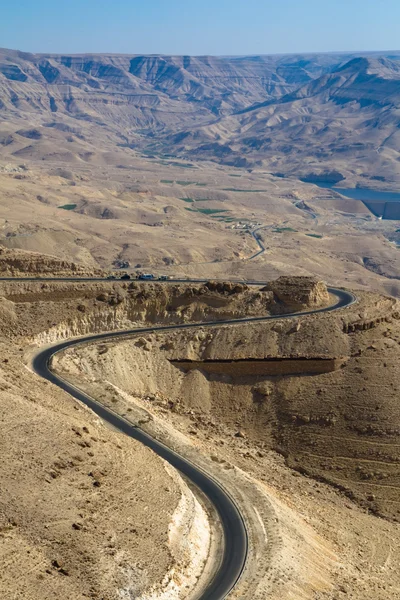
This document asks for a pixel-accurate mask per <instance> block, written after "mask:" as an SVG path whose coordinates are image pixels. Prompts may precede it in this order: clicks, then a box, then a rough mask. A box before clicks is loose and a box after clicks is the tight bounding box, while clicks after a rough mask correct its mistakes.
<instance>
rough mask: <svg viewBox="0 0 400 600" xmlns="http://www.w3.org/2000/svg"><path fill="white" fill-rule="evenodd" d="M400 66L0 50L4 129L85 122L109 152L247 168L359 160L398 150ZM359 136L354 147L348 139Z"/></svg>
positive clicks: (315, 59) (317, 59)
mask: <svg viewBox="0 0 400 600" xmlns="http://www.w3.org/2000/svg"><path fill="white" fill-rule="evenodd" d="M398 59H399V56H398V55H397V54H396V53H394V54H392V55H391V56H390V58H388V57H385V56H379V55H378V56H377V57H376V58H374V57H371V56H370V55H368V56H359V55H358V56H357V55H352V54H343V55H304V56H300V55H296V56H285V57H282V56H280V57H279V56H255V57H254V56H253V57H240V58H237V57H236V58H235V57H233V58H218V57H210V56H203V57H190V56H147V55H140V56H137V55H136V56H129V55H106V54H104V55H90V54H85V55H72V56H67V55H39V54H28V53H22V52H17V51H9V50H0V120H1V119H2V118H5V119H7V121H8V122H10V121H12V120H15V119H16V120H17V121H19V120H20V119H24V120H25V121H26V119H27V118H28V119H33V120H34V121H36V122H38V121H39V122H42V124H45V125H47V126H60V127H66V126H67V127H73V125H72V124H71V121H70V119H73V121H74V122H75V123H76V124H77V126H78V128H79V127H80V125H82V122H86V123H90V124H91V125H92V126H93V127H94V128H99V126H101V127H102V128H106V129H107V130H108V131H112V132H113V134H114V136H116V137H114V143H116V144H119V145H125V146H126V147H128V148H129V147H132V148H140V149H144V148H145V149H146V150H147V151H148V152H168V153H171V151H172V153H173V154H175V155H180V154H186V155H190V156H192V157H197V156H200V157H201V158H207V159H210V158H211V159H216V160H219V161H223V162H226V163H229V164H234V165H236V166H245V167H246V166H252V165H254V164H257V163H259V162H260V161H261V162H262V161H268V160H271V159H272V158H274V157H276V156H277V155H279V156H285V155H290V156H291V157H292V159H293V157H294V158H296V155H297V154H299V151H300V149H301V152H300V154H302V155H303V154H304V152H305V150H306V151H307V152H309V153H311V155H312V156H315V157H317V158H321V156H322V155H324V156H325V157H326V156H328V154H329V153H332V152H334V153H335V156H336V155H337V156H339V158H341V157H342V156H343V155H344V154H343V153H345V152H346V151H347V150H348V151H349V152H352V153H353V155H354V154H355V152H356V151H358V150H364V151H365V149H368V148H369V145H370V144H371V143H372V144H373V145H374V144H375V141H376V143H377V144H381V145H387V147H388V148H390V149H392V150H393V149H394V150H396V149H397V148H398V144H399V142H398V139H397V134H396V128H397V121H398V115H397V108H396V107H398V105H399V85H400V83H399V82H400V79H399V66H398V65H399V60H398ZM345 114H346V120H343V119H341V116H344V115H345ZM332 119H333V121H332ZM347 120H349V123H350V125H349V127H347V125H346V122H347ZM350 120H354V123H353V122H352V121H350ZM327 123H328V124H327ZM333 123H335V125H333ZM354 124H356V126H354ZM355 131H356V132H357V138H358V139H357V140H354V139H350V137H351V136H354V132H355ZM350 133H351V136H350ZM365 133H368V135H369V140H368V141H365V140H364V139H363V136H364V134H365ZM391 134H393V135H394V137H393V136H392V135H391ZM8 135H9V132H7V136H8ZM155 135H156V136H157V137H156V138H155ZM7 136H6V137H5V138H4V140H5V141H7V139H8V140H9V139H10V138H9V137H7ZM311 138H312V139H314V140H315V143H314V144H312V145H311V146H310V143H309V141H310V139H311ZM375 138H376V140H375ZM371 140H373V141H372V142H371ZM375 145H376V144H375ZM18 151H19V152H22V153H23V154H22V155H26V151H25V154H24V149H23V148H21V149H20V150H18ZM374 151H375V150H374ZM22 155H21V156H22ZM360 158H361V155H360ZM375 158H376V157H375ZM274 160H275V159H274ZM301 160H302V159H300V160H299V164H293V160H291V163H290V164H291V165H292V167H289V163H288V165H282V166H283V167H285V168H284V172H289V171H290V169H292V170H293V169H294V170H295V171H296V173H297V174H299V173H301V169H300V164H301ZM364 162H365V160H364ZM377 170H378V168H377ZM380 175H381V173H380Z"/></svg>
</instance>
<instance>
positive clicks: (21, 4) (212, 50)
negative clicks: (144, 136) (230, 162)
mask: <svg viewBox="0 0 400 600" xmlns="http://www.w3.org/2000/svg"><path fill="white" fill-rule="evenodd" d="M399 24H400V0H142V1H140V2H139V1H138V0H108V1H107V2H105V1H104V0H68V1H66V0H13V1H11V0H2V2H1V11H0V47H4V48H15V49H19V50H24V51H30V52H57V53H58V52H63V53H72V52H77V53H78V52H123V53H128V54H141V53H143V54H150V53H151V54H158V53H164V54H197V55H199V54H218V55H232V54H234V55H240V54H272V53H291V52H330V51H340V50H399V49H400V36H399Z"/></svg>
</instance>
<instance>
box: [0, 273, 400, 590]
mask: <svg viewBox="0 0 400 600" xmlns="http://www.w3.org/2000/svg"><path fill="white" fill-rule="evenodd" d="M299 283H300V285H299ZM296 284H297V285H296ZM0 287H1V296H2V297H3V299H2V301H1V315H2V321H1V327H2V334H3V338H2V341H1V344H2V355H3V356H4V357H5V358H4V359H3V363H2V378H3V387H4V389H3V390H2V392H1V393H2V398H3V403H2V406H3V411H4V412H3V415H4V416H3V427H4V431H5V435H4V437H3V439H4V440H7V445H6V447H5V449H4V450H3V454H4V455H5V456H8V457H9V458H8V460H6V461H4V462H3V463H2V464H3V467H2V475H1V477H2V481H3V482H4V484H3V486H2V490H4V492H3V493H2V514H3V521H4V528H3V530H2V541H3V542H4V544H2V547H3V549H4V551H3V553H2V564H3V565H4V568H3V569H2V579H1V580H0V581H1V585H2V586H3V588H2V589H3V590H5V592H4V593H6V592H7V593H8V591H9V590H10V589H12V590H14V593H15V594H16V596H15V597H17V598H18V597H21V598H22V597H26V594H27V593H29V594H30V597H32V598H36V597H37V598H46V597H47V596H46V593H47V594H48V593H49V592H48V590H49V589H50V588H49V583H48V581H49V580H48V579H47V578H51V580H50V581H51V586H52V587H51V590H52V596H51V597H54V596H55V597H60V598H64V597H65V596H68V597H71V598H75V597H76V598H80V597H82V595H83V596H84V594H86V596H88V597H93V598H107V599H108V598H114V597H118V594H119V595H120V596H119V597H122V598H125V597H129V596H126V595H125V596H124V595H123V594H124V593H125V594H128V591H127V590H129V589H131V590H132V585H133V586H134V589H135V590H136V591H135V593H138V594H140V593H143V591H144V590H145V589H148V590H150V591H149V592H148V593H147V595H145V596H144V598H146V600H147V598H152V599H153V598H156V597H158V595H157V594H159V593H160V592H158V591H157V590H160V589H161V588H160V587H158V588H157V587H156V588H153V591H151V589H152V586H153V585H154V584H156V585H158V586H160V585H161V586H162V587H163V589H164V591H165V590H167V587H168V581H166V580H165V574H166V573H171V569H172V568H174V564H175V563H176V562H178V563H180V565H181V568H182V569H184V567H185V565H187V564H188V562H187V560H188V554H187V553H186V562H185V560H183V559H182V555H180V556H179V553H178V554H174V552H173V547H172V546H171V539H170V532H171V522H173V521H174V518H173V515H174V514H175V511H176V510H177V507H178V505H179V504H180V498H182V489H181V486H180V483H179V480H176V479H174V477H173V475H172V473H171V471H170V470H165V467H164V466H163V464H162V463H161V461H159V460H158V459H156V457H153V455H152V454H151V453H149V452H147V451H146V450H145V449H143V448H141V447H140V446H138V445H137V444H135V443H134V442H132V441H131V440H124V439H123V438H121V437H120V436H117V435H116V434H113V433H112V432H110V431H108V430H107V429H106V428H104V427H103V426H101V425H100V424H99V423H98V422H97V420H96V419H94V418H93V417H92V416H91V414H90V412H89V411H87V410H85V409H83V408H80V407H78V406H77V405H76V403H75V402H74V401H72V400H71V399H69V398H68V396H66V395H65V394H63V393H62V392H61V391H59V390H53V388H52V386H49V385H46V384H45V383H44V382H41V381H39V380H38V379H37V378H36V377H35V376H33V375H32V374H31V373H30V372H29V370H27V369H26V368H25V367H24V362H25V361H28V362H29V356H30V355H31V352H32V351H33V350H34V347H35V345H37V344H43V343H49V342H52V341H55V340H57V339H62V338H65V337H70V336H71V335H81V334H82V333H88V332H91V331H105V330H111V329H121V328H124V327H125V328H126V327H132V326H133V325H134V324H135V323H136V324H138V325H140V324H144V323H151V322H154V321H157V322H161V323H174V322H181V321H186V322H189V321H191V320H197V319H199V320H200V319H212V318H216V317H217V318H221V316H222V318H226V317H229V316H238V315H239V314H240V313H241V312H242V314H249V315H251V314H255V313H257V312H258V314H259V313H260V311H261V310H262V311H264V313H265V312H276V311H277V309H278V306H280V309H281V310H282V311H283V312H284V308H285V307H284V306H283V305H282V304H280V303H282V301H284V300H285V298H286V302H287V299H288V298H289V297H290V298H291V301H292V302H293V303H294V304H293V306H292V308H293V307H294V306H296V308H297V309H299V308H302V307H304V308H306V307H307V306H308V305H310V303H311V305H313V306H318V305H320V304H321V303H324V302H325V303H326V302H327V297H326V296H324V291H323V286H321V285H320V284H318V283H316V282H313V281H306V280H303V281H301V282H298V281H296V280H295V279H290V278H289V279H286V280H280V281H278V282H276V283H272V284H269V285H268V286H267V289H265V290H264V291H255V290H249V289H247V288H246V286H243V285H242V286H239V287H237V288H236V289H235V286H232V285H222V284H221V283H219V284H218V283H217V282H215V283H211V284H209V285H208V286H203V285H200V284H199V285H197V286H194V285H189V286H187V285H174V284H167V286H166V287H165V288H162V287H161V285H160V284H158V285H156V284H152V285H150V286H144V285H142V284H138V283H136V282H131V283H130V282H126V283H118V282H110V283H106V282H99V283H90V284H83V283H81V284H80V283H73V284H65V283H57V284H56V283H51V282H48V283H43V282H37V283H36V282H24V283H11V282H2V283H0ZM239 288H240V289H239ZM290 289H291V290H292V293H291V294H290V293H289V291H290ZM296 289H297V291H296ZM200 291H201V293H200ZM295 291H296V293H294V292H295ZM287 308H289V307H287ZM171 309H173V310H171ZM398 322H399V321H398V307H397V305H396V301H395V300H394V299H391V298H388V297H386V298H385V297H382V296H379V295H370V294H360V301H359V303H358V304H357V305H356V306H355V307H352V308H351V309H345V310H342V311H339V312H338V313H335V314H334V315H328V314H324V315H323V314H321V315H318V316H314V317H302V318H300V319H299V321H297V322H296V323H293V322H292V321H290V320H288V321H285V320H278V321H275V322H273V323H269V324H268V323H265V324H263V325H261V324H259V323H258V324H257V326H252V325H251V324H249V325H246V326H235V327H228V328H223V327H222V328H219V329H218V330H215V329H214V328H211V329H207V330H202V329H201V328H200V329H199V330H197V331H196V332H195V333H192V332H182V333H175V334H173V335H172V334H171V333H169V334H168V335H166V334H161V333H157V334H153V335H150V336H140V335H139V336H137V337H136V338H135V339H133V340H129V341H124V342H119V343H117V344H114V343H107V344H95V345H89V346H87V347H85V348H81V349H80V350H79V351H77V350H71V351H69V352H68V353H67V354H66V355H65V356H64V357H63V358H62V359H61V362H60V363H59V364H58V365H57V368H59V369H60V368H62V370H63V372H65V373H67V374H68V377H71V378H72V379H73V380H74V381H76V382H77V383H78V385H79V386H81V387H84V388H85V389H88V390H90V391H91V393H92V394H93V395H94V396H95V397H96V398H98V399H99V400H100V401H102V402H105V403H107V404H109V405H111V406H112V407H113V408H114V409H115V410H118V411H120V412H121V413H122V414H124V415H126V417H127V418H131V419H132V420H133V421H134V422H138V421H140V422H141V423H142V426H143V427H145V428H148V429H149V431H152V432H155V433H156V434H157V436H158V437H160V438H161V439H165V441H166V442H168V443H169V444H171V445H172V446H173V447H175V448H177V449H181V450H182V451H184V452H185V454H187V455H188V456H191V457H192V459H193V460H195V461H197V462H200V464H202V465H203V466H204V467H205V468H207V469H208V470H209V471H210V472H212V473H213V474H215V476H216V477H218V479H220V480H221V481H222V482H223V483H224V485H225V486H226V487H227V489H229V490H230V491H231V493H232V494H234V496H235V498H237V501H238V502H239V503H240V504H241V507H242V509H243V510H244V513H245V517H246V520H247V524H248V527H249V530H250V534H251V535H250V541H251V549H252V552H253V556H255V557H256V558H255V560H254V561H252V562H249V566H248V568H247V570H246V572H245V574H244V577H243V579H242V582H241V585H240V586H239V588H238V589H237V590H236V591H235V592H234V594H233V595H232V598H235V597H237V598H246V597H254V598H257V599H258V598H259V599H261V598H262V599H263V598H265V597H266V595H269V597H271V598H277V599H286V598H293V597H296V598H321V599H330V600H331V599H334V598H335V599H339V598H345V597H350V598H354V599H361V598H365V597H376V598H382V599H383V598H397V597H400V593H399V589H400V582H399V581H398V578H397V562H398V558H399V557H398V547H399V544H398V540H399V528H398V523H397V521H398V512H397V495H398V491H397V489H398V488H397V485H398V482H397V479H396V477H397V475H396V473H397V466H396V465H397V462H398V457H397V454H396V452H397V444H396V441H397V437H398V433H397V428H396V425H395V424H396V423H397V422H398V414H397V401H396V398H397V397H398V375H397V372H396V368H395V367H396V364H397V361H398V357H397V354H398V348H399V344H398V341H399V326H398ZM277 358H279V359H280V360H279V361H277V360H276V359H277ZM274 359H275V360H274ZM232 361H234V362H232ZM385 365H386V366H385ZM260 369H261V371H260ZM376 386H378V387H379V401H378V402H377V391H376V389H377V387H376ZM10 399H11V400H12V402H10ZM378 405H379V406H378ZM366 407H367V408H366ZM377 407H378V408H377ZM27 415H28V416H29V419H27ZM32 423H34V427H32ZM72 428H74V429H72ZM84 428H87V429H88V432H87V431H86V429H84ZM21 429H22V431H21ZM92 438H95V439H92ZM21 439H23V443H22V444H21ZM39 440H40V442H39ZM97 440H98V441H97ZM102 440H105V441H102ZM92 455H93V456H92ZM32 457H33V460H32ZM121 458H122V460H121ZM144 464H145V465H146V470H145V471H144V470H143V465H144ZM149 464H151V465H152V466H151V469H148V468H147V467H148V465H149ZM90 473H91V474H90ZM166 488H167V489H166ZM26 489H29V490H30V492H31V493H30V494H29V495H28V494H26V493H25V492H26ZM160 489H162V490H163V493H164V490H165V491H166V495H165V496H164V495H163V501H164V499H165V503H164V502H163V505H162V506H163V508H162V510H160ZM167 490H168V491H167ZM121 497H123V498H124V502H123V503H121ZM32 499H33V500H32ZM190 503H191V501H189V504H188V505H189V506H190ZM104 514H107V519H104ZM149 514H151V515H153V514H154V515H157V519H155V520H153V518H152V519H151V521H150V522H149V519H148V515H149ZM60 515H63V516H62V518H61V519H60ZM126 523H129V526H128V527H127V526H126ZM205 523H206V521H203V525H202V527H201V529H200V531H203V533H204V531H205V530H206V529H207V526H206V525H205ZM196 535H197V540H198V539H199V535H198V534H195V537H196ZM178 539H179V536H178ZM142 540H143V543H142ZM146 544H148V545H146ZM178 545H179V544H178ZM28 551H29V553H28ZM175 552H176V546H175ZM10 556H12V557H13V560H12V561H10ZM189 556H190V554H189ZM83 557H84V558H83ZM21 564H23V565H24V569H23V570H22V569H21ZM132 565H133V567H132ZM48 571H49V572H48ZM64 571H65V572H64ZM67 572H68V574H66V573H67ZM33 574H34V577H33ZM172 580H173V578H172ZM170 581H171V580H170ZM132 582H133V583H132ZM129 586H130V588H129ZM135 586H136V587H135ZM124 590H125V591H124ZM167 591H168V590H167ZM169 592H170V593H171V594H172V595H171V597H172V598H175V597H177V598H178V597H179V595H178V596H177V595H176V590H175V591H174V590H171V588H170V589H169ZM174 593H175V595H173V594H174ZM79 594H80V595H79ZM168 598H169V596H168Z"/></svg>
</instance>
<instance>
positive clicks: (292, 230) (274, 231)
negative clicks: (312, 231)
mask: <svg viewBox="0 0 400 600" xmlns="http://www.w3.org/2000/svg"><path fill="white" fill-rule="evenodd" d="M272 231H273V233H283V232H285V231H291V232H292V233H297V229H293V227H275V229H273V230H272Z"/></svg>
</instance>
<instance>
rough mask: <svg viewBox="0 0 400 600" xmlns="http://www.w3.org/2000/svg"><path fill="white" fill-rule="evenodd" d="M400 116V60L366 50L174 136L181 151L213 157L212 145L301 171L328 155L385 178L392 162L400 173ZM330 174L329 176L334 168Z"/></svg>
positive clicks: (251, 160) (230, 154)
mask: <svg viewBox="0 0 400 600" xmlns="http://www.w3.org/2000/svg"><path fill="white" fill-rule="evenodd" d="M399 116H400V71H399V63H398V61H397V60H389V59H387V58H380V59H377V58H367V57H359V58H354V59H352V60H350V61H349V62H347V63H345V64H343V65H340V66H339V67H338V68H336V69H334V70H333V71H331V72H329V73H324V74H322V75H321V76H320V77H318V78H316V79H313V80H312V81H310V82H307V83H306V84H305V85H303V86H300V87H299V89H298V90H296V91H295V92H291V93H289V94H286V95H284V96H283V97H281V98H279V99H278V100H270V99H268V100H267V101H266V102H264V103H262V104H259V105H255V106H253V107H250V108H248V109H246V110H244V111H242V112H241V113H239V114H237V115H235V116H230V117H226V118H223V119H220V120H219V121H218V123H216V124H212V125H207V126H203V127H200V128H197V129H196V130H195V131H193V130H187V131H186V132H185V133H182V134H180V135H178V136H177V137H176V138H171V140H172V141H174V140H175V148H176V151H177V152H179V153H186V154H190V155H192V156H197V157H201V158H205V157H208V156H209V154H210V150H211V148H212V149H213V152H214V154H215V156H216V157H218V158H219V159H220V160H221V161H222V162H225V163H228V164H236V163H237V164H239V162H240V161H241V163H243V165H246V164H247V165H249V166H252V165H254V164H255V163H256V162H257V161H259V164H263V165H264V166H268V167H269V168H272V169H276V171H278V172H279V171H280V172H282V173H286V174H294V175H297V176H299V175H300V176H307V174H308V173H309V170H305V169H310V167H311V166H314V165H315V167H316V168H317V169H319V170H320V172H321V162H324V166H325V165H330V166H331V167H332V166H336V167H338V168H339V171H341V172H342V174H346V172H347V173H348V171H347V168H348V167H346V161H347V162H348V164H350V165H351V166H352V167H354V165H357V166H358V167H359V168H360V169H363V171H362V173H363V174H364V175H365V176H367V177H368V176H371V175H372V176H377V177H380V180H381V181H382V177H383V180H384V179H385V177H387V178H388V179H389V180H390V177H391V172H390V170H391V169H392V170H394V172H395V173H396V175H398V172H397V168H396V161H397V158H396V157H397V156H398V152H399V149H400V138H399V134H398V123H399ZM311 140H312V143H311V144H310V141H311ZM288 158H289V160H288ZM302 162H303V163H304V162H306V163H307V167H304V165H302V164H301V163H302ZM371 168H372V172H369V173H368V171H367V169H371ZM327 170H329V169H326V166H325V171H327ZM323 179H325V181H328V180H329V175H328V174H327V176H326V177H325V178H323Z"/></svg>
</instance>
